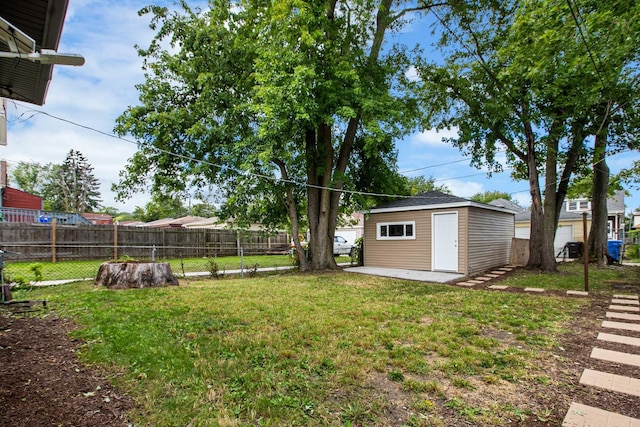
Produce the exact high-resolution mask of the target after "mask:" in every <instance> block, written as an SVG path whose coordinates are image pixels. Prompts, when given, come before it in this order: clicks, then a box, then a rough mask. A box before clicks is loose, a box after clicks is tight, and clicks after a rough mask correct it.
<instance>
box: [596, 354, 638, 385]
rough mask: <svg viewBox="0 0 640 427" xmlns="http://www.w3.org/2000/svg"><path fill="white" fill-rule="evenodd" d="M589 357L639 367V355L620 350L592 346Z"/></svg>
mask: <svg viewBox="0 0 640 427" xmlns="http://www.w3.org/2000/svg"><path fill="white" fill-rule="evenodd" d="M591 357H592V358H594V359H600V360H606V361H607V362H613V363H622V364H624V365H631V366H639V367H640V355H637V354H629V353H624V352H622V351H612V350H605V349H603V348H598V347H594V348H593V350H591ZM638 392H639V393H640V389H638Z"/></svg>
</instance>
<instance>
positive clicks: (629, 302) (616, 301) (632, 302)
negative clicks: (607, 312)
mask: <svg viewBox="0 0 640 427" xmlns="http://www.w3.org/2000/svg"><path fill="white" fill-rule="evenodd" d="M611 304H620V305H623V304H626V305H638V306H640V302H639V301H638V300H634V299H627V298H614V299H612V300H611Z"/></svg>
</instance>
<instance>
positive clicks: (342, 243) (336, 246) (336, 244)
mask: <svg viewBox="0 0 640 427" xmlns="http://www.w3.org/2000/svg"><path fill="white" fill-rule="evenodd" d="M352 251H355V245H352V244H351V243H349V242H347V239H345V238H344V237H342V236H333V255H351V254H352Z"/></svg>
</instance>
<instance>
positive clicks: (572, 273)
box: [500, 262, 640, 292]
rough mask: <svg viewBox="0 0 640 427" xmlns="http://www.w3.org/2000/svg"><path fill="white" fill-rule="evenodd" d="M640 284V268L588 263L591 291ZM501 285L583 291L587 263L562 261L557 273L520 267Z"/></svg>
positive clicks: (502, 281) (501, 282)
mask: <svg viewBox="0 0 640 427" xmlns="http://www.w3.org/2000/svg"><path fill="white" fill-rule="evenodd" d="M612 282H618V283H620V284H624V283H640V269H639V268H636V267H626V266H619V265H612V266H607V267H604V268H595V267H593V266H589V291H590V292H601V291H608V290H610V289H611V283H612ZM500 284H501V285H507V286H516V287H522V288H527V287H533V288H544V289H557V290H575V291H583V290H584V264H581V263H579V262H568V263H559V264H558V272H557V273H541V272H539V271H531V270H524V269H517V270H515V271H514V272H513V273H512V274H510V275H509V276H507V277H505V278H504V279H503V280H501V281H500Z"/></svg>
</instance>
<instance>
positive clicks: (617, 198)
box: [607, 190, 624, 214]
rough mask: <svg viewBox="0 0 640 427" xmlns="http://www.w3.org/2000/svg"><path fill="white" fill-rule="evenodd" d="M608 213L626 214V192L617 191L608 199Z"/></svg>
mask: <svg viewBox="0 0 640 427" xmlns="http://www.w3.org/2000/svg"><path fill="white" fill-rule="evenodd" d="M607 212H609V213H610V214H612V213H620V212H622V213H624V190H616V193H615V194H614V195H613V196H610V197H608V198H607Z"/></svg>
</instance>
